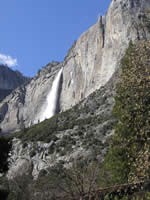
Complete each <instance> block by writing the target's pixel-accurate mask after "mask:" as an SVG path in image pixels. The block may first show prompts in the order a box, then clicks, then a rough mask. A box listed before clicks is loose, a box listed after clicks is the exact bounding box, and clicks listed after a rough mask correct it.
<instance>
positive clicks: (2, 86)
mask: <svg viewBox="0 0 150 200" xmlns="http://www.w3.org/2000/svg"><path fill="white" fill-rule="evenodd" d="M28 80H29V79H28V78H27V77H24V76H23V75H22V74H21V73H20V72H19V71H13V70H11V69H10V68H8V67H7V66H4V65H0V101H1V100H3V99H4V98H5V97H6V96H7V95H9V94H10V93H11V92H12V90H14V89H15V88H17V87H18V86H20V85H22V84H23V83H25V82H27V81H28Z"/></svg>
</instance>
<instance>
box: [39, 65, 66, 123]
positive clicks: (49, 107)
mask: <svg viewBox="0 0 150 200" xmlns="http://www.w3.org/2000/svg"><path fill="white" fill-rule="evenodd" d="M62 72H63V68H61V69H60V71H59V72H58V74H57V75H56V77H55V79H54V81H53V84H52V88H51V90H50V92H49V93H48V96H47V99H46V106H45V108H44V110H43V111H42V112H41V114H40V116H39V121H40V122H42V121H44V120H45V119H48V118H50V117H52V116H53V115H55V114H56V110H57V106H58V105H57V103H58V98H59V88H60V82H61V76H62Z"/></svg>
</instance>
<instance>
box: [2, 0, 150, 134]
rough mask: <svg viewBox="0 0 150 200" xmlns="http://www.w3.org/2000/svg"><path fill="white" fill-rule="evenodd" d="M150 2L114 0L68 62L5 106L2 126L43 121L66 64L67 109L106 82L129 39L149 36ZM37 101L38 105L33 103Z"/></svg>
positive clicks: (63, 94)
mask: <svg viewBox="0 0 150 200" xmlns="http://www.w3.org/2000/svg"><path fill="white" fill-rule="evenodd" d="M149 6H150V2H149V1H146V0H136V1H133V0H113V1H112V2H111V5H110V7H109V9H108V12H107V14H106V15H105V16H103V17H100V18H99V19H98V21H97V23H96V24H95V25H93V26H92V27H91V28H89V30H87V31H86V32H85V33H83V34H82V35H81V36H80V38H79V39H78V40H77V41H76V42H75V43H74V45H73V46H72V48H71V49H70V50H69V52H68V54H67V56H66V57H65V59H64V62H62V63H57V62H54V63H51V64H48V65H47V66H46V67H44V68H43V69H42V70H41V72H40V73H39V74H38V75H37V76H36V77H35V78H33V79H32V81H31V82H30V83H29V84H27V85H26V86H23V87H20V88H18V89H17V90H15V91H14V92H13V93H12V94H10V96H8V97H7V98H6V99H4V101H3V102H2V103H1V104H0V112H1V114H2V122H1V127H2V129H3V131H4V132H13V131H15V130H18V129H21V128H22V127H23V126H25V127H29V126H30V125H32V124H34V123H35V122H37V121H38V120H39V115H40V113H41V112H42V111H43V109H44V107H46V97H47V95H48V94H49V91H50V90H51V87H52V82H53V80H54V78H55V76H56V74H57V73H58V71H59V70H60V69H61V68H62V67H63V73H62V78H61V81H60V83H59V84H60V85H59V88H60V90H59V92H60V93H59V95H58V97H59V99H58V101H57V102H58V104H59V105H58V107H60V110H61V111H64V110H67V109H69V108H70V107H72V106H73V105H75V104H77V103H79V101H80V100H82V99H84V98H86V97H87V96H88V95H89V94H91V93H92V92H93V91H95V90H96V89H99V88H100V87H101V86H104V85H105V84H106V83H107V82H108V81H109V79H110V78H111V77H112V75H113V74H114V72H115V71H116V70H117V68H118V67H119V63H120V60H121V58H122V56H123V55H124V52H125V50H126V48H127V47H128V44H129V41H131V40H132V41H136V40H142V39H145V40H146V39H149V38H150V33H149V24H148V20H149V16H150V12H149ZM33 102H34V103H33Z"/></svg>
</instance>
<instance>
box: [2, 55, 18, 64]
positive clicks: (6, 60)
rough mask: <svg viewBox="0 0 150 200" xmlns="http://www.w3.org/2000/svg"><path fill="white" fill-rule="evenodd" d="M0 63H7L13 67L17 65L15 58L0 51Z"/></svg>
mask: <svg viewBox="0 0 150 200" xmlns="http://www.w3.org/2000/svg"><path fill="white" fill-rule="evenodd" d="M0 63H1V64H4V65H7V66H8V67H14V66H17V59H16V58H12V57H11V56H9V55H5V54H1V53H0Z"/></svg>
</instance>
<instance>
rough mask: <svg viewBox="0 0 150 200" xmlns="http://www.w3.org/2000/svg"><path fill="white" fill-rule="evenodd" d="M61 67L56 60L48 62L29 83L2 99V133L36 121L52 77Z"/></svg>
mask: <svg viewBox="0 0 150 200" xmlns="http://www.w3.org/2000/svg"><path fill="white" fill-rule="evenodd" d="M61 67H62V64H59V63H57V62H53V63H51V64H48V65H47V66H46V67H45V68H43V69H42V70H41V71H39V72H38V74H37V75H36V76H35V78H33V79H32V80H31V81H30V83H29V84H27V85H22V86H21V87H19V88H17V89H16V90H14V91H13V92H12V93H11V94H10V95H9V96H8V97H6V98H5V99H4V100H3V102H2V103H1V104H0V113H1V118H2V123H1V128H2V131H3V132H4V133H5V132H13V131H16V130H20V129H23V128H24V127H29V126H31V125H33V124H35V123H37V122H38V120H39V115H40V113H41V111H42V109H43V107H45V99H46V97H47V95H48V93H49V91H50V88H51V85H52V82H53V79H54V77H55V75H56V73H57V72H58V70H59V69H60V68H61ZM6 105H7V106H6ZM6 107H7V108H6Z"/></svg>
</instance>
